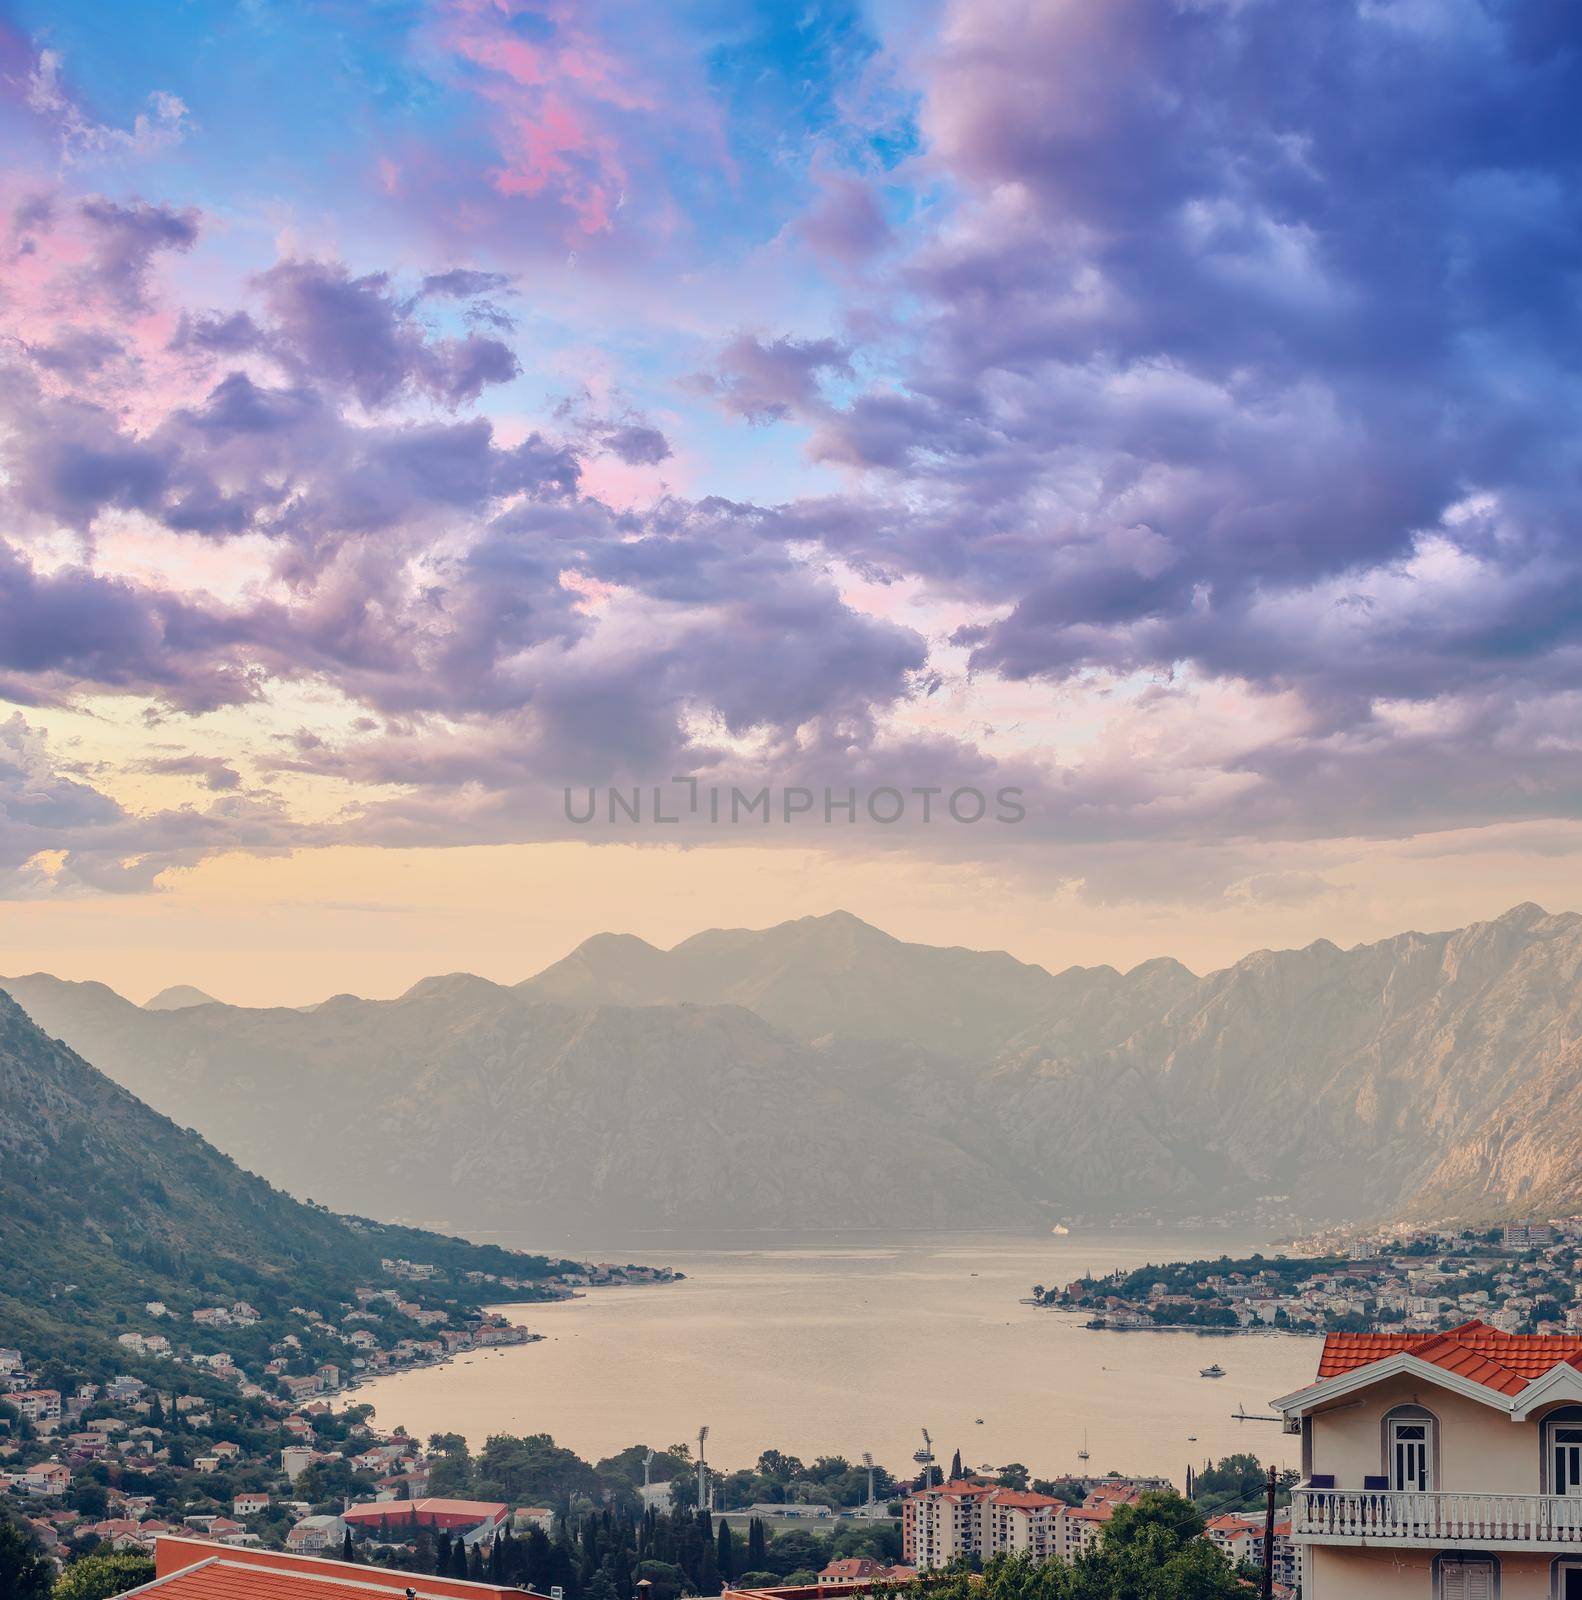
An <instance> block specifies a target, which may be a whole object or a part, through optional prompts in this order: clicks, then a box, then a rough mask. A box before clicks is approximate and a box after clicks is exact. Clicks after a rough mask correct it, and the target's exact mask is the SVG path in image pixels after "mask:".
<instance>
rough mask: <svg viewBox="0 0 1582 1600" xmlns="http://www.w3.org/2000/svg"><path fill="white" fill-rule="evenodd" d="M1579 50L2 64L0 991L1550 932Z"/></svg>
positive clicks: (1289, 20)
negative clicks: (831, 948) (648, 959)
mask: <svg viewBox="0 0 1582 1600" xmlns="http://www.w3.org/2000/svg"><path fill="white" fill-rule="evenodd" d="M1579 80H1582V16H1579V15H1578V13H1577V11H1576V8H1575V7H1574V6H1572V5H1571V4H1570V3H1569V0H1311V3H1310V0H1295V3H1292V0H1107V3H1106V4H1104V5H1101V6H1095V5H1092V4H1090V3H1087V0H868V3H860V0H796V3H775V0H672V3H670V4H666V5H663V6H654V5H652V4H642V3H636V0H582V3H576V0H316V3H315V0H296V3H291V4H286V3H276V0H241V3H235V0H232V3H226V4H218V3H210V0H188V3H186V4H183V5H181V6H171V5H167V4H155V3H141V0H134V3H128V0H120V3H117V4H115V5H113V6H109V7H106V6H105V5H104V4H102V3H100V0H95V3H88V0H47V3H44V0H9V3H7V0H0V152H3V166H0V254H3V263H0V895H3V896H4V905H3V910H0V971H8V972H13V973H14V972H19V971H30V970H36V969H44V970H50V971H55V972H58V973H61V974H62V975H65V976H70V977H84V978H85V977H95V978H100V979H102V980H104V981H107V982H110V983H112V984H113V985H115V986H116V987H118V988H121V989H123V990H124V991H125V992H128V993H130V994H132V995H134V997H137V998H141V997H142V996H143V995H144V994H145V993H147V992H152V991H153V990H154V989H157V988H159V987H162V986H163V985H165V984H167V983H175V982H190V983H196V984H199V985H200V986H201V987H204V988H206V989H209V990H211V991H212V992H214V993H217V994H219V995H221V996H222V997H223V998H227V999H236V1000H245V1001H249V1002H254V1003H266V1002H274V1001H282V1002H290V1003H302V1002H305V1001H308V1000H313V999H317V998H322V997H323V996H324V995H325V994H327V993H330V992H334V991H337V990H351V991H354V992H359V993H365V994H391V993H398V992H400V990H401V989H402V988H404V987H406V986H407V985H408V984H409V983H411V982H413V981H415V980H416V979H417V978H419V977H421V976H424V975H426V974H429V973H433V972H443V971H449V970H456V969H463V968H465V969H468V970H473V971H478V972H482V973H484V974H486V975H488V976H490V977H495V978H499V979H515V978H519V977H522V976H525V975H526V974H527V973H529V972H531V971H533V970H536V969H537V968H538V967H541V966H543V965H544V964H546V963H547V962H549V961H551V960H554V959H556V958H557V957H558V956H559V955H561V954H563V953H564V952H565V951H566V950H567V949H569V948H570V947H571V946H572V945H574V944H575V943H576V942H577V941H578V940H579V939H581V938H583V937H586V936H587V935H589V934H592V933H594V932H597V931H600V930H601V929H619V930H623V931H631V932H635V933H638V934H641V935H643V936H644V937H647V938H650V939H652V940H654V941H655V942H657V943H663V944H668V943H672V942H674V941H675V940H677V939H680V938H682V937H685V936H686V935H687V934H689V933H692V932H695V931H697V930H698V929H701V928H704V927H709V926H763V925H767V924H770V923H773V922H776V921H780V920H783V919H784V918H787V917H792V916H803V915H812V914H818V913H821V912H826V911H829V910H831V909H834V908H837V907H842V908H845V909H848V910H851V911H853V912H855V913H857V914H858V915H860V916H863V917H865V918H867V919H868V920H869V921H872V922H874V923H876V924H878V925H879V926H881V927H884V928H887V929H888V930H889V931H891V932H893V933H896V934H897V935H900V936H902V937H907V938H916V939H924V940H927V941H929V942H936V943H958V944H964V945H973V946H980V947H998V948H1007V949H1010V950H1011V951H1012V952H1013V953H1014V954H1016V955H1018V956H1021V957H1023V958H1024V959H1028V960H1036V961H1041V962H1044V963H1045V964H1047V965H1050V966H1052V967H1061V966H1065V965H1068V964H1070V963H1073V962H1081V963H1094V962H1100V961H1108V962H1112V963H1114V964H1116V965H1118V966H1122V967H1124V966H1129V965H1131V964H1133V963H1135V962H1137V961H1141V960H1144V959H1147V958H1149V957H1151V956H1154V955H1158V954H1166V953H1168V954H1172V955H1175V956H1177V957H1178V958H1180V959H1182V960H1184V961H1186V962H1187V963H1188V964H1189V965H1192V966H1193V967H1195V968H1197V969H1198V970H1208V969H1210V968H1212V967H1215V966H1219V965H1223V964H1225V963H1227V962H1229V961H1232V960H1235V959H1236V958H1237V957H1239V956H1240V955H1242V954H1244V953H1245V952H1246V951H1248V950H1251V949H1254V948H1258V947H1261V946H1271V945H1288V944H1305V943H1307V942H1309V941H1310V940H1311V939H1314V938H1316V937H1321V936H1322V937H1327V938H1330V939H1333V940H1335V941H1336V942H1337V943H1341V944H1350V943H1354V942H1357V941H1359V940H1365V939H1374V938H1380V937H1384V936H1387V935H1389V934H1392V933H1395V932H1397V931H1400V930H1402V929H1406V928H1413V927H1416V928H1443V927H1452V926H1457V925H1459V924H1461V923H1464V922H1467V921H1470V920H1474V919H1476V918H1479V917H1486V916H1492V915H1497V914H1498V913H1499V912H1500V911H1502V910H1504V909H1505V908H1507V907H1508V906H1510V905H1511V904H1514V903H1516V902H1518V901H1521V900H1527V899H1531V900H1537V901H1539V902H1540V903H1542V904H1545V905H1547V906H1549V907H1550V909H1554V910H1561V909H1569V908H1579V907H1582V826H1579V815H1578V813H1579V796H1582V768H1579V763H1578V752H1579V740H1582V726H1579V712H1582V687H1579V677H1582V675H1579V670H1578V669H1579V664H1582V598H1579V597H1582V537H1579V523H1578V510H1579V501H1582V426H1579V421H1582V418H1579V409H1582V407H1579V376H1582V374H1579V363H1582V338H1579V333H1582V326H1579V324H1582V289H1579V285H1582V223H1579V218H1582V205H1579V201H1582V194H1579V188H1582V185H1579V171H1582V168H1579V154H1582V117H1578V116H1577V114H1576V111H1575V107H1576V106H1577V105H1578V104H1582V81H1579Z"/></svg>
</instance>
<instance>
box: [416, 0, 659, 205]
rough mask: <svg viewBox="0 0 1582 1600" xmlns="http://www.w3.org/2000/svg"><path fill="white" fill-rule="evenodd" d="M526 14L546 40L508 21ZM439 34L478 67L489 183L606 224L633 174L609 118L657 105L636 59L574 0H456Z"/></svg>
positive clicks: (458, 55)
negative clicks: (610, 43)
mask: <svg viewBox="0 0 1582 1600" xmlns="http://www.w3.org/2000/svg"><path fill="white" fill-rule="evenodd" d="M524 16H532V17H533V18H534V19H536V20H537V21H538V22H540V23H541V24H547V32H546V36H545V38H544V40H543V41H533V40H528V39H525V38H523V37H522V36H521V35H520V34H519V33H517V32H515V31H513V29H514V27H515V25H516V23H517V21H518V19H520V18H522V17H524ZM438 36H439V40H440V42H441V43H442V45H443V46H444V48H446V49H447V50H448V51H449V52H450V53H451V54H452V55H454V56H455V57H456V58H457V60H459V61H460V62H463V63H465V64H466V66H467V67H468V68H470V69H471V70H472V71H473V72H474V73H475V74H476V76H477V91H478V93H479V94H480V95H481V96H482V97H483V99H484V100H485V101H486V102H487V104H488V105H489V106H490V108H491V109H492V111H493V113H494V116H493V122H492V127H493V136H494V139H495V142H496V144H497V146H498V149H499V153H500V157H501V160H500V163H499V164H498V166H496V167H495V168H494V169H493V170H492V171H491V172H490V174H489V181H490V183H491V184H492V186H493V187H494V188H495V190H496V191H497V192H498V193H500V194H502V195H505V196H508V197H529V198H540V197H543V198H548V199H551V200H554V201H557V202H558V203H559V204H561V205H562V206H564V207H565V208H566V210H567V211H568V212H569V213H570V214H571V217H572V219H573V222H574V226H575V229H576V231H578V232H580V233H583V234H596V233H602V232H605V231H607V230H608V229H609V228H610V226H611V224H612V222H613V220H614V215H615V212H616V210H617V209H618V207H619V205H620V203H621V198H622V195H623V193H624V192H625V189H626V187H627V182H628V177H629V174H628V170H627V165H626V162H625V160H624V159H623V156H622V152H621V141H620V139H619V137H618V135H617V131H616V129H615V127H614V123H615V121H616V120H617V119H619V118H620V117H623V116H630V115H632V114H634V113H643V112H651V111H654V110H656V109H657V108H658V105H659V100H658V97H657V96H656V94H655V93H654V92H652V91H651V90H650V89H648V88H646V87H644V86H642V85H640V84H639V83H638V81H637V73H636V69H635V67H634V66H633V65H632V64H630V63H628V62H624V61H622V60H620V59H618V58H617V57H616V56H615V55H614V54H613V53H611V52H610V51H609V50H607V49H605V48H604V46H603V45H601V44H600V43H598V42H597V41H596V40H594V39H593V38H592V36H591V35H589V34H588V33H587V32H586V31H585V30H584V29H583V28H581V27H580V26H579V24H578V22H577V20H576V15H575V8H573V7H570V6H563V5H549V6H528V5H524V4H521V3H519V0H452V3H451V4H450V5H448V6H447V7H446V8H445V11H444V14H443V20H442V22H441V24H440V26H439V29H438Z"/></svg>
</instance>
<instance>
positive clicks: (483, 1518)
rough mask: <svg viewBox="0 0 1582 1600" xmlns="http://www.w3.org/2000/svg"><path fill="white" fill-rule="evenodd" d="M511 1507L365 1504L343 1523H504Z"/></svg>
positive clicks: (345, 1513) (435, 1502) (495, 1503)
mask: <svg viewBox="0 0 1582 1600" xmlns="http://www.w3.org/2000/svg"><path fill="white" fill-rule="evenodd" d="M510 1509H511V1508H510V1507H509V1506H508V1505H503V1504H501V1503H500V1502H499V1501H495V1500H446V1499H444V1498H443V1497H441V1498H434V1499H428V1500H364V1501H361V1502H359V1503H358V1504H357V1505H354V1506H348V1507H347V1508H346V1510H344V1511H343V1512H342V1513H341V1520H342V1521H343V1522H350V1523H353V1524H357V1523H363V1522H375V1523H377V1522H385V1521H390V1520H395V1521H401V1522H405V1521H410V1520H412V1519H413V1518H421V1517H456V1518H466V1517H470V1518H472V1519H473V1521H475V1522H489V1521H495V1522H498V1521H500V1520H501V1519H502V1518H503V1517H504V1516H505V1515H506V1513H507V1512H508V1511H510Z"/></svg>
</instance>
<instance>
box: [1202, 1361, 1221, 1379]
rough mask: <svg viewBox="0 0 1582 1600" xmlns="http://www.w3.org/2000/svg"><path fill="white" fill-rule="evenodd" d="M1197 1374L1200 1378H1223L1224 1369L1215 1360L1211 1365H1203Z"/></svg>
mask: <svg viewBox="0 0 1582 1600" xmlns="http://www.w3.org/2000/svg"><path fill="white" fill-rule="evenodd" d="M1198 1376H1199V1377H1200V1378H1223V1377H1224V1376H1225V1369H1224V1368H1223V1367H1222V1366H1221V1365H1220V1364H1219V1362H1217V1361H1216V1362H1215V1363H1214V1365H1213V1366H1212V1367H1204V1368H1203V1369H1202V1370H1201V1371H1200V1372H1199V1373H1198Z"/></svg>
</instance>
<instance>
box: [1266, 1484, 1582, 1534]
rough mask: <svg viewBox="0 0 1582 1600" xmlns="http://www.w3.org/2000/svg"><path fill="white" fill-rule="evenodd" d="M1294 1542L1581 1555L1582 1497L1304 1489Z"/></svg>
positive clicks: (1294, 1510) (1296, 1494) (1298, 1498)
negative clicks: (1472, 1547)
mask: <svg viewBox="0 0 1582 1600" xmlns="http://www.w3.org/2000/svg"><path fill="white" fill-rule="evenodd" d="M1291 1537H1292V1538H1293V1539H1299V1540H1302V1541H1304V1542H1306V1543H1311V1544H1325V1545H1363V1544H1385V1545H1418V1546H1423V1547H1432V1548H1435V1549H1438V1548H1440V1547H1442V1546H1445V1545H1481V1546H1484V1547H1487V1548H1498V1549H1507V1550H1582V1496H1579V1495H1556V1494H1458V1493H1439V1492H1433V1491H1427V1492H1421V1491H1418V1490H1413V1489H1393V1490H1381V1489H1313V1488H1307V1487H1304V1488H1300V1489H1295V1490H1293V1491H1292V1494H1291Z"/></svg>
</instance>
